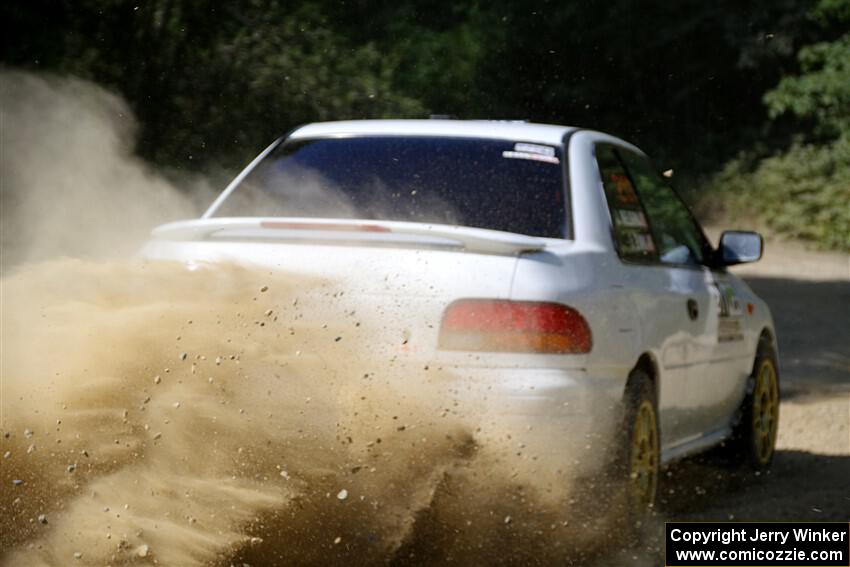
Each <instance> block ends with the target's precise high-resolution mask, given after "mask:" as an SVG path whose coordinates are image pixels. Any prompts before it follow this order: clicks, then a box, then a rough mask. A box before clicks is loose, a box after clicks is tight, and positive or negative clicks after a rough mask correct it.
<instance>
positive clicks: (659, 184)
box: [143, 120, 779, 509]
mask: <svg viewBox="0 0 850 567" xmlns="http://www.w3.org/2000/svg"><path fill="white" fill-rule="evenodd" d="M761 252H762V239H761V237H760V236H759V235H758V234H755V233H749V232H726V233H724V234H723V236H722V237H721V239H720V244H719V247H718V249H714V248H713V247H712V246H711V245H710V244H709V242H708V241H707V239H706V237H705V236H704V234H703V232H702V230H701V229H700V227H699V225H698V224H697V222H696V221H695V220H694V218H693V216H692V215H691V213H690V212H689V210H688V208H687V207H686V206H685V205H684V204H683V202H682V201H681V200H680V198H679V197H678V196H677V195H676V193H675V192H674V191H673V190H672V189H671V188H670V187H669V186H668V184H667V183H666V182H665V179H664V178H663V176H661V175H659V174H658V172H657V171H656V170H655V169H654V167H653V166H652V164H651V162H650V161H649V160H648V158H647V157H646V155H645V154H644V153H643V152H642V151H641V150H639V149H638V148H636V147H635V146H633V145H631V144H629V143H627V142H624V141H623V140H620V139H618V138H615V137H612V136H609V135H606V134H602V133H599V132H595V131H590V130H584V129H578V128H569V127H563V126H553V125H542V124H529V123H524V122H505V121H459V120H375V121H349V122H328V123H318V124H310V125H307V126H303V127H300V128H297V129H295V130H294V131H292V132H291V133H290V134H288V135H287V136H285V137H282V138H280V139H279V140H277V141H275V142H274V143H273V144H272V145H271V146H269V147H268V148H267V149H266V150H265V151H264V152H262V153H261V154H260V155H259V156H258V157H257V158H256V159H255V160H254V161H253V162H251V163H250V164H249V165H248V167H246V168H245V170H244V171H242V172H241V173H240V174H239V175H238V176H237V177H236V178H235V179H234V181H233V182H232V183H231V184H230V185H229V186H228V187H227V188H226V189H225V191H224V192H223V193H222V194H221V195H220V196H219V197H218V199H216V201H215V202H214V203H213V204H212V206H210V208H209V210H207V211H206V213H205V214H204V215H203V217H202V218H201V219H198V220H190V221H184V222H177V223H172V224H168V225H165V226H162V227H159V228H157V229H156V230H155V231H154V233H153V237H152V239H151V240H150V241H149V242H148V244H147V245H146V247H145V249H144V252H143V253H144V255H145V256H146V257H148V258H153V259H169V260H180V261H198V262H204V261H213V262H220V261H236V262H242V263H248V264H253V265H259V266H264V267H271V268H275V269H281V270H289V271H296V272H301V273H305V274H309V275H315V276H319V277H323V278H336V279H338V280H342V281H345V282H346V283H347V284H350V286H349V287H350V289H351V290H355V292H356V293H357V294H360V295H361V296H363V297H368V298H371V300H372V301H373V302H377V303H381V302H384V303H386V304H387V305H392V306H394V307H395V308H396V309H397V310H400V311H398V312H400V313H402V314H403V315H400V316H399V317H397V319H398V320H392V321H391V320H388V321H387V325H388V326H389V325H396V326H399V327H404V326H406V327H405V329H404V332H405V333H407V336H409V340H410V342H411V343H412V344H414V345H415V346H416V348H412V349H408V351H407V352H409V353H414V354H411V355H410V356H416V357H419V358H421V359H422V360H424V361H430V362H432V363H435V364H440V365H442V366H444V367H447V368H452V369H454V370H455V371H456V372H455V375H456V376H457V377H458V378H457V379H458V381H459V384H458V386H459V388H458V389H459V390H461V389H464V388H463V386H464V383H468V384H476V385H478V386H481V385H485V386H486V388H484V389H480V388H479V389H478V390H475V389H469V388H467V389H466V390H469V391H477V392H481V391H486V392H487V394H486V396H483V395H482V396H480V398H481V399H479V401H481V400H482V399H486V402H484V405H485V406H486V411H488V412H490V413H491V414H492V415H493V416H495V417H496V419H498V420H502V421H503V422H505V423H515V424H517V425H518V426H520V425H521V426H523V427H524V428H525V430H528V431H533V433H530V434H529V435H528V436H529V437H530V438H531V439H530V441H529V443H532V444H534V448H535V451H536V452H537V454H541V455H543V454H548V455H549V456H550V457H551V459H550V460H549V461H545V462H552V460H554V462H556V463H557V462H559V459H560V461H567V460H569V459H572V458H573V457H574V456H575V455H576V454H578V453H580V452H581V451H582V450H585V449H588V448H590V447H591V445H590V444H586V443H585V441H584V439H585V438H586V436H587V435H588V434H589V433H590V432H593V431H594V430H595V429H598V428H601V427H602V424H603V423H605V422H607V421H614V422H616V428H615V433H614V434H615V436H616V437H615V440H616V441H617V442H616V443H615V444H614V445H615V446H616V447H617V450H616V451H614V452H613V457H614V461H613V463H611V462H610V461H609V462H608V464H609V465H611V466H609V470H614V471H616V473H617V474H619V475H621V478H623V479H624V480H626V482H625V484H626V486H627V491H626V493H627V495H628V498H629V500H628V501H629V502H630V503H631V504H632V505H633V506H634V507H635V508H636V509H642V508H645V507H647V506H651V505H652V503H653V502H654V499H655V493H656V486H657V479H658V470H659V466H661V465H663V464H665V463H668V462H670V461H673V460H675V459H678V458H681V457H684V456H687V455H691V454H694V453H697V452H700V451H703V450H705V449H708V448H710V447H713V446H716V445H719V444H721V443H723V445H724V447H726V448H727V449H728V450H729V452H730V454H731V455H734V456H735V458H737V459H739V460H740V462H741V463H742V464H743V463H748V464H750V465H752V466H755V467H757V468H761V467H766V466H768V465H769V464H770V462H771V459H772V456H773V451H774V445H775V440H776V431H777V425H778V413H779V384H778V369H777V363H776V337H775V332H774V327H773V322H772V319H771V315H770V311H769V309H768V307H767V305H766V304H765V303H764V302H763V301H762V300H761V299H759V298H758V297H756V296H755V295H754V294H753V292H752V291H751V290H750V289H749V288H748V287H747V286H746V285H745V284H744V283H743V282H742V281H740V280H739V279H738V278H736V277H735V276H734V275H732V274H730V273H729V272H728V271H727V270H726V267H727V266H729V265H732V264H738V263H742V262H753V261H756V260H758V259H759V258H760V256H761ZM388 319H389V318H388ZM414 319H415V320H416V321H414ZM417 321H418V322H419V323H421V324H416V322H417ZM411 329H412V330H411Z"/></svg>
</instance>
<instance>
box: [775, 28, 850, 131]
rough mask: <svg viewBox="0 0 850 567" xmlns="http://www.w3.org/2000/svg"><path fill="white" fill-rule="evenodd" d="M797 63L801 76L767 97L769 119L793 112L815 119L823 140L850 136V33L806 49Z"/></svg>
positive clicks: (784, 81)
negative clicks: (849, 133) (844, 133)
mask: <svg viewBox="0 0 850 567" xmlns="http://www.w3.org/2000/svg"><path fill="white" fill-rule="evenodd" d="M798 59H799V61H800V67H801V70H802V73H801V74H800V75H796V76H791V77H785V78H784V79H782V81H780V83H779V85H778V86H777V87H776V88H775V89H773V90H772V91H770V92H768V93H767V94H766V95H765V97H764V101H765V104H766V105H767V107H768V109H769V113H770V117H771V118H776V117H778V116H780V115H782V114H783V113H785V112H790V113H792V114H794V115H795V116H797V117H799V118H808V119H812V120H813V121H814V123H815V126H816V132H817V133H818V134H819V135H821V136H824V137H834V136H837V135H840V134H841V133H842V132H850V33H848V34H846V35H845V36H843V37H841V38H839V39H838V40H836V41H832V42H821V43H816V44H814V45H808V46H806V47H803V48H802V49H801V50H800V53H799V55H798Z"/></svg>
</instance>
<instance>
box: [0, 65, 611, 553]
mask: <svg viewBox="0 0 850 567" xmlns="http://www.w3.org/2000/svg"><path fill="white" fill-rule="evenodd" d="M2 85H3V86H2V112H3V152H2V154H3V155H2V175H3V205H4V207H3V219H2V224H3V232H2V251H3V262H4V268H3V273H2V280H0V303H2V317H1V319H2V321H1V323H2V325H1V326H0V333H2V335H0V347H2V355H0V434H2V437H0V443H2V446H0V454H2V455H0V457H2V458H0V565H4V566H34V565H107V564H108V565H129V564H149V563H155V564H159V565H178V566H188V565H213V566H216V565H222V566H223V565H232V564H239V565H242V564H249V565H310V564H315V565H332V564H340V565H342V564H376V563H386V564H395V565H428V564H438V563H439V564H442V563H445V562H454V563H457V564H461V565H466V564H481V563H491V564H516V563H522V564H540V565H548V564H588V563H589V562H590V561H591V560H593V558H594V557H597V556H598V555H599V553H601V552H602V551H604V549H602V548H604V547H606V546H610V545H611V542H612V541H618V538H617V537H612V532H613V531H616V530H617V529H618V525H619V524H618V522H617V518H616V514H615V513H613V514H612V513H610V512H609V511H608V510H607V509H606V508H605V506H604V504H602V503H600V501H598V500H595V499H591V497H590V494H592V492H591V491H588V490H582V491H577V490H571V489H570V485H569V482H570V481H569V479H571V478H572V476H571V475H570V474H569V473H570V472H571V471H560V470H559V471H557V472H558V474H557V475H555V476H556V477H557V478H559V479H561V481H562V482H563V484H562V485H561V486H557V487H554V489H553V487H552V486H541V485H540V483H539V482H536V481H535V475H536V472H535V471H539V469H540V467H541V466H542V465H541V464H540V463H537V464H534V465H532V464H531V463H532V460H531V459H529V455H527V454H524V453H523V451H522V450H517V447H516V441H515V440H516V439H517V438H518V437H519V435H518V432H511V431H507V430H499V428H498V420H495V422H494V420H492V419H488V420H487V421H486V422H485V420H484V418H483V416H482V415H481V413H480V411H479V409H480V408H478V407H477V406H476V405H475V403H474V401H473V402H471V401H469V400H470V399H473V400H474V398H475V396H474V395H473V396H470V395H469V393H466V394H465V395H464V396H459V395H458V385H459V384H460V383H462V377H459V376H458V375H456V374H455V373H454V372H455V371H454V370H452V369H450V368H441V367H438V366H430V367H429V366H423V365H422V364H421V362H418V363H413V362H410V361H405V360H404V359H403V358H399V357H397V356H394V355H393V354H392V353H393V352H395V351H396V350H397V349H398V347H399V345H396V344H390V343H388V342H387V341H386V340H384V338H385V337H386V332H385V331H386V328H387V326H388V324H389V323H388V322H387V321H385V320H382V319H381V317H379V316H378V315H377V311H376V310H375V309H374V308H373V307H374V306H370V305H369V304H368V303H366V302H365V301H361V300H360V299H359V298H354V297H351V296H350V295H349V294H346V293H345V292H346V291H347V290H346V289H345V285H344V283H345V282H334V281H319V280H315V279H309V278H306V277H304V276H298V275H295V274H288V273H284V272H269V271H267V270H260V269H252V268H247V267H239V266H232V265H214V266H213V265H201V266H193V267H188V266H186V265H183V264H176V263H168V262H145V261H143V260H140V259H126V258H124V259H121V258H122V256H123V255H125V254H126V253H128V252H131V251H133V250H134V249H135V248H134V247H135V246H137V245H138V242H139V241H140V240H141V239H143V238H144V235H145V234H146V232H147V230H148V229H149V228H150V226H151V225H153V224H155V223H157V222H159V221H161V220H164V219H163V218H162V217H163V215H166V216H169V215H170V216H172V217H173V216H174V215H177V216H180V215H188V214H190V213H191V211H192V210H193V205H192V204H191V203H190V202H189V200H188V199H187V198H185V197H183V196H181V194H180V193H179V192H178V191H176V190H174V188H173V187H171V186H170V185H169V184H168V183H167V182H165V181H164V180H163V179H162V178H161V177H159V176H157V175H156V174H155V173H154V172H152V171H151V170H150V169H148V168H147V166H145V165H144V164H143V163H142V162H141V161H140V160H138V159H137V158H135V157H133V155H132V136H133V129H134V125H133V119H132V117H131V116H130V115H129V113H128V112H127V108H126V105H125V104H124V103H123V102H122V101H121V100H120V99H119V98H117V97H115V96H113V95H110V94H108V93H106V92H105V91H103V90H102V89H100V88H98V87H96V86H93V85H91V84H89V83H85V82H82V81H77V80H72V79H57V78H50V77H48V78H44V77H35V76H32V75H24V74H20V73H4V74H3V81H2ZM74 256H76V258H74ZM107 258H112V259H107ZM115 258H119V259H115ZM352 295H353V294H352ZM461 398H462V399H463V401H459V400H461ZM491 417H492V416H491ZM512 434H513V436H512ZM599 484H601V482H600V481H599V480H598V479H595V480H593V481H592V482H590V485H591V486H592V485H599Z"/></svg>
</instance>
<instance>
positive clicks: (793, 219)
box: [699, 135, 850, 251]
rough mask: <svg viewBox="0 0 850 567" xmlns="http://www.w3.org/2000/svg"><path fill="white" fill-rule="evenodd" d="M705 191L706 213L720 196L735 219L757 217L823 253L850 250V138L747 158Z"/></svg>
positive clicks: (727, 169) (729, 166) (734, 163)
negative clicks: (758, 157)
mask: <svg viewBox="0 0 850 567" xmlns="http://www.w3.org/2000/svg"><path fill="white" fill-rule="evenodd" d="M705 189H706V190H705V191H703V192H702V194H703V195H706V196H707V198H706V199H703V201H702V202H701V203H700V204H699V206H701V208H706V207H707V206H708V204H709V203H708V199H709V198H710V199H711V200H712V202H716V201H715V200H716V199H717V198H718V197H719V198H720V199H721V200H722V201H723V203H724V208H725V213H726V214H727V215H728V216H730V217H732V218H736V217H737V218H738V219H740V218H742V217H744V216H747V217H750V218H756V219H757V220H759V221H761V222H763V223H764V224H766V225H767V226H768V227H769V228H771V229H773V230H775V231H777V232H779V233H782V234H786V235H789V236H792V237H795V238H800V239H802V240H807V241H810V242H812V243H814V244H816V245H817V246H819V247H821V248H827V249H835V250H843V251H850V135H844V136H842V137H840V138H838V139H837V140H835V141H833V142H829V143H826V144H818V145H814V144H802V143H797V144H795V145H793V146H792V147H791V148H790V149H789V150H788V151H786V152H784V153H782V154H779V155H775V156H771V157H767V158H763V159H760V160H756V159H753V158H752V157H748V156H741V157H739V158H737V159H735V160H733V161H731V162H730V163H728V164H727V165H726V166H725V167H724V169H723V170H722V171H721V172H720V173H719V174H717V175H716V176H715V177H714V178H713V179H711V181H710V182H709V183H708V187H706V188H705Z"/></svg>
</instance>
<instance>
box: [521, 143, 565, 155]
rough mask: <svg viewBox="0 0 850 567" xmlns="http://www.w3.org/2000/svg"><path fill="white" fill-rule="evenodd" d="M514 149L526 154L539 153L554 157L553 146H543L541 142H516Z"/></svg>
mask: <svg viewBox="0 0 850 567" xmlns="http://www.w3.org/2000/svg"><path fill="white" fill-rule="evenodd" d="M514 151H515V152H522V153H526V154H539V155H541V156H549V157H555V148H553V147H552V146H544V145H541V144H529V143H526V142H517V143H516V144H514Z"/></svg>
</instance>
